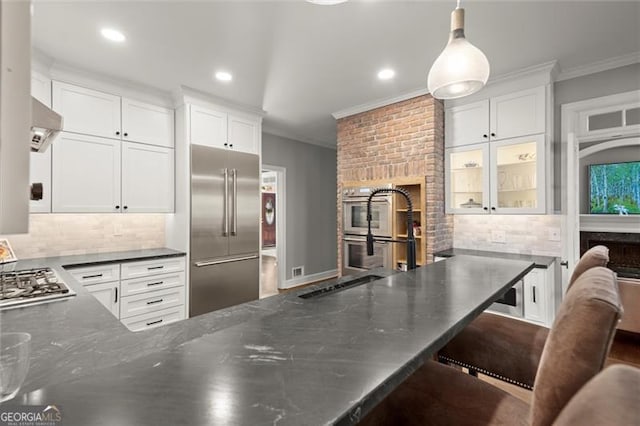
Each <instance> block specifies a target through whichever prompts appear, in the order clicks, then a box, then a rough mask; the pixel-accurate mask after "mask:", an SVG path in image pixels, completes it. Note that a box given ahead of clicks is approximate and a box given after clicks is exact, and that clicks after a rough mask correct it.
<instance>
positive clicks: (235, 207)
mask: <svg viewBox="0 0 640 426" xmlns="http://www.w3.org/2000/svg"><path fill="white" fill-rule="evenodd" d="M231 178H232V179H233V218H232V220H233V224H232V225H231V235H238V170H237V169H232V170H231Z"/></svg>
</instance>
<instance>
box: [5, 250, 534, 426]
mask: <svg viewBox="0 0 640 426" xmlns="http://www.w3.org/2000/svg"><path fill="white" fill-rule="evenodd" d="M533 266H534V265H533V262H525V261H519V260H505V259H487V258H481V257H475V256H463V255H461V256H456V257H454V258H451V259H448V260H446V261H443V262H438V263H435V264H431V265H428V266H425V267H422V268H419V269H417V270H414V271H409V272H404V273H397V274H392V272H391V271H376V272H381V273H382V274H383V275H388V276H387V277H383V278H382V279H379V280H377V281H373V282H370V283H366V284H363V285H360V286H357V287H352V288H347V289H341V291H338V292H325V293H322V295H321V296H319V297H312V298H306V299H305V298H300V297H298V296H299V295H300V294H302V293H308V292H309V291H312V290H313V289H309V288H305V289H302V290H299V291H297V292H292V293H289V294H286V295H281V296H275V297H271V298H267V299H263V300H260V301H255V302H251V303H248V304H243V305H239V306H237V307H234V308H229V309H224V310H221V311H217V312H213V313H210V314H206V315H202V316H199V317H196V318H193V319H189V320H186V321H182V322H180V323H176V324H174V325H169V326H166V327H162V328H158V329H155V330H149V331H147V332H145V334H146V336H141V333H136V334H134V333H131V332H128V331H127V330H126V329H125V328H124V327H123V326H122V325H120V324H119V323H118V322H117V320H116V319H115V318H113V317H112V318H110V321H107V318H106V317H104V318H101V320H104V321H105V329H104V330H100V331H97V330H95V329H93V330H92V332H90V331H89V330H88V328H89V325H88V324H86V323H85V324H77V328H76V329H73V328H72V329H70V330H69V331H68V333H73V332H74V331H77V332H78V335H77V337H76V338H75V340H74V345H72V346H70V347H69V348H64V347H63V348H60V351H63V352H64V351H65V350H66V349H71V350H72V352H71V353H70V356H69V361H68V362H66V363H63V365H62V367H63V369H66V370H68V369H69V368H70V367H72V365H71V364H72V363H73V362H81V361H82V359H83V358H84V359H85V361H84V363H83V365H84V366H85V368H87V369H90V370H91V371H85V372H84V375H83V376H82V377H78V378H76V379H75V380H73V377H69V376H66V377H61V376H64V375H57V374H52V375H44V374H42V375H39V376H38V377H32V378H31V381H30V382H29V383H28V386H29V387H28V388H27V387H25V388H24V390H26V391H27V392H26V393H23V394H22V395H19V396H18V397H17V398H16V399H15V400H14V401H12V402H11V404H54V405H57V406H58V407H61V409H62V415H63V420H64V424H82V425H91V424H119V425H127V424H136V425H137V424H154V425H155V424H216V423H218V424H252V425H254V424H275V423H277V424H296V425H298V424H333V423H336V424H353V423H356V422H357V421H358V420H359V419H360V418H361V416H363V415H364V414H366V413H367V412H368V411H369V410H370V409H371V408H372V407H373V406H375V405H376V404H377V403H378V402H379V401H381V400H382V399H383V398H384V397H385V396H386V395H387V394H388V393H389V392H390V391H391V390H392V389H393V388H394V387H395V386H397V385H398V384H399V383H401V382H402V381H403V380H404V378H406V377H407V376H408V375H410V374H411V373H413V372H414V371H415V370H416V369H417V368H418V367H419V366H420V365H422V363H423V362H424V361H425V360H426V359H429V358H430V357H431V356H432V355H433V354H434V352H435V351H437V350H438V349H439V348H440V347H442V346H443V345H444V344H445V343H446V342H447V341H448V340H449V339H450V338H451V337H453V336H454V335H455V334H456V333H457V332H458V331H460V330H461V329H462V328H463V327H464V326H466V325H467V324H468V323H469V322H471V320H472V319H473V318H474V317H475V316H477V315H478V314H479V313H480V312H481V311H482V310H484V309H485V308H487V307H488V306H489V304H490V303H491V302H492V301H493V300H494V299H495V298H497V297H498V296H500V295H501V294H502V293H504V291H506V290H507V289H508V288H509V287H511V286H512V285H513V284H514V283H515V282H517V281H518V280H519V279H521V278H522V277H523V276H524V275H526V274H527V273H528V272H529V271H530V270H531V269H532V268H533ZM330 285H332V283H331V282H329V283H324V284H323V286H322V287H326V286H330ZM82 296H83V295H82V294H80V293H79V294H78V297H77V300H75V301H65V302H59V303H52V304H50V305H49V306H52V307H53V306H54V305H56V304H59V305H63V304H70V305H71V304H73V303H74V302H75V303H79V302H80V298H81V297H82ZM70 302H71V303H70ZM43 306H46V305H43ZM26 309H27V308H25V309H24V310H25V311H26ZM67 309H68V310H67V313H68V314H69V315H71V316H72V317H71V318H58V320H59V321H60V322H59V323H58V327H59V328H61V329H59V330H57V331H56V332H57V333H63V330H62V328H63V327H65V326H72V324H73V323H75V322H77V321H80V316H82V315H84V316H86V317H88V318H90V317H91V314H92V313H91V312H90V311H89V310H88V309H85V310H83V312H82V313H77V312H73V310H72V308H71V307H69V308H67ZM10 314H11V312H10V311H9V312H8V313H7V314H4V313H3V318H2V319H3V322H7V323H9V324H10V328H11V329H12V330H13V331H29V330H24V327H22V329H21V326H20V324H19V323H16V322H15V321H16V320H17V319H16V318H12V317H11V316H10ZM41 314H42V312H41ZM68 321H71V323H68V324H65V323H67V322H68ZM93 326H94V327H95V324H93ZM50 327H51V325H47V326H46V328H50ZM207 327H210V328H207ZM3 331H8V330H3ZM83 333H84V335H83ZM96 333H98V334H99V335H100V336H101V338H108V339H109V342H111V344H112V345H113V346H114V348H113V349H111V350H107V352H106V353H103V352H102V350H105V344H104V343H103V342H101V341H100V339H98V338H97V336H96ZM127 333H128V334H127ZM181 333H182V334H184V335H181ZM109 336H112V337H109ZM115 336H117V337H115ZM41 338H43V336H42V335H40V336H39V337H38V339H41ZM36 340H37V339H36ZM135 342H138V345H136V344H135ZM154 343H155V348H154ZM52 344H53V343H52ZM96 345H98V347H99V348H101V349H98V350H96ZM116 347H117V348H118V349H116ZM79 351H82V352H79ZM135 351H141V352H142V355H139V356H137V357H133V355H132V354H131V352H135ZM120 354H121V355H122V356H123V358H122V359H120V358H118V356H119V355H120ZM114 357H115V358H116V359H114ZM96 359H98V360H104V361H105V365H104V366H103V367H100V365H99V364H100V363H99V362H96ZM39 362H41V363H46V362H47V361H46V360H44V359H42V360H40V361H39ZM48 367H49V368H50V369H53V370H55V369H57V368H58V367H59V366H58V365H57V364H56V362H50V363H49V365H48ZM39 370H41V369H39ZM29 390H31V391H32V392H28V391H29Z"/></svg>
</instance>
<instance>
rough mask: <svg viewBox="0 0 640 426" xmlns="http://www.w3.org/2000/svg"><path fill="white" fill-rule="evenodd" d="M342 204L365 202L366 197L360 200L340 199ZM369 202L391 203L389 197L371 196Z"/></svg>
mask: <svg viewBox="0 0 640 426" xmlns="http://www.w3.org/2000/svg"><path fill="white" fill-rule="evenodd" d="M342 204H365V205H366V204H367V198H363V199H361V200H342ZM371 204H391V197H380V198H376V197H373V200H371Z"/></svg>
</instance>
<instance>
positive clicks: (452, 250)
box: [433, 248, 558, 269]
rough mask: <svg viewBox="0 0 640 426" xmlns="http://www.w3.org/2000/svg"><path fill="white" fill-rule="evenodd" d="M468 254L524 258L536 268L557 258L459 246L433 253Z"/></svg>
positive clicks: (447, 255)
mask: <svg viewBox="0 0 640 426" xmlns="http://www.w3.org/2000/svg"><path fill="white" fill-rule="evenodd" d="M461 254H464V255H469V256H481V257H497V258H500V259H513V260H524V261H527V262H533V263H535V267H536V268H542V269H547V268H548V267H549V266H551V264H552V263H553V262H554V261H556V260H557V259H558V258H557V257H553V256H538V255H532V254H518V253H502V252H497V251H485V250H471V249H461V248H450V249H448V250H442V251H439V252H437V253H434V254H433V255H434V256H438V257H453V256H457V255H461Z"/></svg>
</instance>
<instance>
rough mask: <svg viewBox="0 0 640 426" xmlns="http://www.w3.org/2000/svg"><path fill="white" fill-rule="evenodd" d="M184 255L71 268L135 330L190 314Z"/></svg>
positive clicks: (105, 304)
mask: <svg viewBox="0 0 640 426" xmlns="http://www.w3.org/2000/svg"><path fill="white" fill-rule="evenodd" d="M184 262H185V260H184V257H178V258H176V257H171V258H162V259H154V260H141V261H135V262H125V263H121V264H105V265H98V266H89V267H79V268H72V269H69V271H68V272H69V273H70V274H71V275H72V276H73V277H74V278H75V279H76V280H77V281H78V282H79V283H80V284H82V285H83V286H84V287H85V288H86V289H87V291H88V292H89V293H91V294H92V295H93V296H94V297H95V298H96V299H97V300H98V301H99V302H100V303H101V304H102V305H103V306H104V307H106V308H107V309H108V310H109V311H110V312H111V313H112V314H113V315H114V316H115V317H116V318H118V319H120V320H121V321H122V323H123V324H124V325H126V326H127V327H128V328H129V329H130V330H132V331H141V330H146V329H148V328H153V327H158V326H161V325H165V324H169V323H172V322H175V321H180V320H183V319H185V318H186V307H185V296H186V280H185V263H184Z"/></svg>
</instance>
